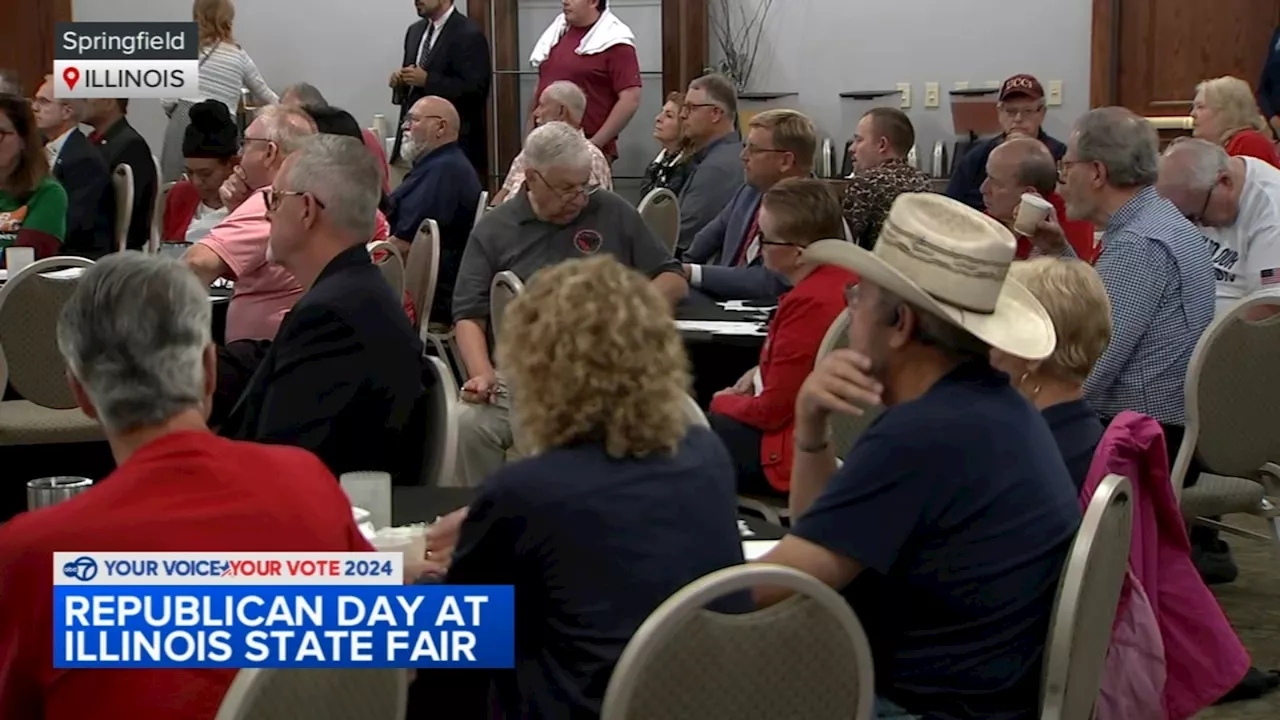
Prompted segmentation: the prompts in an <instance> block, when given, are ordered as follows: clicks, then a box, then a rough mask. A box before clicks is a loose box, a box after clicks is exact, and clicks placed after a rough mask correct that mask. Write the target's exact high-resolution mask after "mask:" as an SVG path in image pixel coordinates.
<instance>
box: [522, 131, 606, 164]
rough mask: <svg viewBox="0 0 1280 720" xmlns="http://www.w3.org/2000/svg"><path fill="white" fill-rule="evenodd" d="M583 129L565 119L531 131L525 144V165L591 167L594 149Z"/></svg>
mask: <svg viewBox="0 0 1280 720" xmlns="http://www.w3.org/2000/svg"><path fill="white" fill-rule="evenodd" d="M587 142H588V141H587V139H586V138H585V137H583V135H582V132H581V131H579V130H577V129H576V128H574V127H571V126H569V125H567V124H565V123H562V122H549V123H547V124H546V125H543V126H542V127H540V128H538V129H536V130H534V131H533V132H531V133H529V138H528V139H527V140H525V143H524V159H525V164H526V165H528V166H529V167H531V168H533V169H534V170H539V171H544V170H546V169H547V168H550V167H553V166H561V167H571V168H587V167H591V149H590V148H588V147H587Z"/></svg>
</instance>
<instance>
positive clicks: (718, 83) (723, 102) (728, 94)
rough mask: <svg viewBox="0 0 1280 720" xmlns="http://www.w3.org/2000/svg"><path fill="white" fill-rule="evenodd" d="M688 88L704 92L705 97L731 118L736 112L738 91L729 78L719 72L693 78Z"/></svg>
mask: <svg viewBox="0 0 1280 720" xmlns="http://www.w3.org/2000/svg"><path fill="white" fill-rule="evenodd" d="M689 89H690V90H702V91H704V92H706V93H707V99H708V100H710V101H711V102H712V103H714V104H715V105H716V106H717V107H719V108H720V109H721V110H723V111H724V112H725V114H726V115H728V116H729V118H730V119H731V120H732V119H733V117H735V116H736V115H737V114H738V91H737V90H735V89H734V87H733V83H732V82H731V81H730V80H729V78H727V77H725V76H723V75H721V74H719V73H711V74H710V75H703V76H702V77H700V78H694V80H693V81H692V82H690V83H689Z"/></svg>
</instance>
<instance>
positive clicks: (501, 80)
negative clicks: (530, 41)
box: [492, 0, 527, 176]
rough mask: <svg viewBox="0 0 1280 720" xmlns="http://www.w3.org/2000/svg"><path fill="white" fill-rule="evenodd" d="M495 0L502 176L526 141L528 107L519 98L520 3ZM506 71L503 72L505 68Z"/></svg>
mask: <svg viewBox="0 0 1280 720" xmlns="http://www.w3.org/2000/svg"><path fill="white" fill-rule="evenodd" d="M492 1H493V9H494V12H493V40H492V42H493V69H494V71H495V72H496V74H495V75H494V78H493V96H494V98H496V102H495V103H494V107H495V112H496V114H497V118H496V122H497V140H498V153H497V160H498V163H499V164H498V166H497V167H498V170H497V172H496V173H495V174H496V175H499V176H502V175H505V174H506V172H507V168H509V167H511V161H512V160H514V159H515V157H516V155H519V154H520V148H521V146H522V145H524V121H525V115H526V110H527V107H525V105H524V103H522V102H521V101H520V76H519V75H517V74H516V71H519V70H520V66H521V64H522V63H521V57H520V7H519V5H520V3H519V2H518V0H492ZM504 70H505V71H507V72H505V73H504V72H502V71H504Z"/></svg>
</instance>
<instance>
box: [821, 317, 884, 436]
mask: <svg viewBox="0 0 1280 720" xmlns="http://www.w3.org/2000/svg"><path fill="white" fill-rule="evenodd" d="M851 320H852V316H851V315H850V314H849V309H848V308H845V309H844V310H841V311H840V314H839V315H837V316H836V319H835V321H834V322H832V323H831V327H829V328H827V334H826V335H824V336H822V343H821V344H820V345H818V357H817V362H822V358H824V357H826V356H827V355H828V354H830V353H831V351H833V350H836V349H838V348H847V347H849V325H850V322H851ZM883 411H884V408H882V407H874V408H868V409H867V410H866V411H865V412H863V413H862V414H861V415H859V416H857V417H854V416H852V415H844V414H842V413H832V414H831V420H830V423H831V447H832V449H833V450H835V453H836V457H837V458H843V457H845V456H846V455H848V454H849V451H850V450H852V449H853V446H854V445H855V444H857V442H858V438H860V437H862V433H864V432H866V430H867V428H868V427H870V426H871V423H872V422H874V421H875V419H876V418H877V417H879V416H880V413H881V412H883Z"/></svg>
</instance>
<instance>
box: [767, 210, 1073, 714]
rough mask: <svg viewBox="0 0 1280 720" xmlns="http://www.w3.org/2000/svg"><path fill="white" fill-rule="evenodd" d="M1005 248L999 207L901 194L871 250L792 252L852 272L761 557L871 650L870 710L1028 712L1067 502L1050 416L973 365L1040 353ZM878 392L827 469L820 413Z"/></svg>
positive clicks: (1040, 314)
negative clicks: (784, 517)
mask: <svg viewBox="0 0 1280 720" xmlns="http://www.w3.org/2000/svg"><path fill="white" fill-rule="evenodd" d="M1015 248H1016V244H1015V241H1014V237H1013V235H1012V234H1011V233H1010V232H1009V230H1007V229H1006V228H1005V227H1004V226H1003V225H1001V224H1000V223H998V222H997V221H995V220H993V219H991V218H989V217H986V216H984V215H983V214H981V213H979V212H978V211H976V210H974V209H972V208H970V207H968V206H966V205H964V204H962V203H960V202H957V201H955V200H952V199H950V198H947V197H944V196H941V195H933V194H924V193H922V194H914V193H913V194H906V195H902V196H900V197H899V198H898V199H897V200H896V201H895V202H894V204H893V206H892V208H891V210H890V212H889V216H888V218H887V220H886V221H885V225H884V228H883V230H882V232H881V234H880V238H879V241H878V242H877V243H876V245H875V249H874V250H873V251H868V250H864V249H862V248H860V247H858V246H857V245H854V244H853V243H846V242H841V241H837V240H822V241H819V242H817V243H814V244H813V245H810V246H809V247H808V248H806V249H805V251H804V257H805V259H806V261H808V262H812V263H825V264H830V265H838V266H840V267H844V268H847V269H849V270H852V271H854V272H856V273H858V274H859V275H860V276H861V277H862V282H861V283H860V284H859V285H858V286H857V287H856V288H852V289H851V290H850V291H848V292H847V301H848V304H849V311H850V313H851V314H852V323H851V327H850V330H849V347H848V348H847V349H840V350H836V351H834V352H832V353H830V354H829V355H827V356H826V357H825V358H823V359H822V360H821V361H820V362H819V363H818V365H817V367H815V368H814V371H813V373H812V374H811V375H810V376H809V378H808V379H807V380H806V381H805V384H804V386H803V388H802V389H801V391H800V395H799V399H798V400H797V403H796V421H795V422H796V424H795V443H796V460H795V467H794V469H793V474H792V485H791V498H790V504H791V513H792V517H793V518H794V521H793V523H794V524H793V527H792V532H791V534H790V535H788V536H787V537H786V538H784V539H783V540H782V541H781V542H780V543H779V544H778V545H777V547H775V548H774V549H773V550H772V551H771V552H770V553H769V554H768V555H766V556H765V557H764V558H763V561H764V562H772V563H779V564H782V565H788V566H791V567H794V568H797V569H800V570H802V571H804V572H807V573H809V574H810V575H813V576H814V577H817V578H818V579H820V580H822V581H824V582H825V583H827V584H828V585H830V586H831V587H833V588H835V589H837V590H840V591H841V592H842V593H843V594H844V595H845V597H846V598H847V599H848V600H849V602H850V604H851V605H853V606H854V608H855V610H856V611H857V612H858V614H859V616H860V618H861V620H862V625H863V627H864V628H865V629H867V630H868V632H869V637H870V640H871V646H872V652H873V655H874V656H875V660H876V662H875V671H876V685H877V692H878V695H879V697H878V698H877V715H878V717H883V718H899V717H901V718H911V717H918V716H924V715H927V716H929V717H934V716H940V717H949V718H992V717H999V718H1031V717H1034V709H1035V707H1036V705H1037V698H1038V694H1039V683H1040V659H1041V657H1042V656H1043V653H1044V644H1045V637H1046V634H1047V632H1048V620H1049V615H1050V612H1051V608H1052V606H1053V600H1054V594H1055V592H1056V589H1057V586H1058V576H1059V573H1060V571H1061V569H1062V563H1063V561H1064V559H1065V557H1066V553H1067V549H1068V547H1069V545H1070V542H1071V540H1072V538H1073V536H1074V534H1075V531H1076V528H1077V526H1078V525H1079V521H1080V511H1079V507H1078V504H1077V501H1076V493H1075V488H1074V486H1073V485H1072V483H1071V478H1070V477H1069V475H1068V473H1067V470H1066V468H1065V466H1064V465H1063V461H1062V457H1061V454H1060V453H1059V452H1058V448H1057V445H1056V444H1055V442H1054V439H1053V436H1052V435H1051V434H1050V432H1049V428H1048V426H1047V425H1046V424H1045V422H1044V420H1043V419H1042V418H1041V416H1040V414H1039V413H1038V412H1036V410H1035V408H1033V407H1032V406H1031V405H1030V404H1029V403H1027V402H1026V401H1025V400H1024V399H1023V398H1022V397H1021V396H1020V395H1019V394H1018V393H1017V391H1015V390H1014V389H1013V388H1012V387H1011V386H1010V384H1009V378H1008V376H1006V375H1004V374H1002V373H1000V372H999V371H997V370H994V369H993V368H992V367H991V365H990V363H989V361H988V354H989V352H990V349H991V348H999V349H1000V350H1002V351H1004V352H1006V353H1008V354H1010V355H1016V356H1019V357H1024V358H1044V357H1047V356H1048V355H1049V354H1050V353H1052V352H1053V349H1054V344H1055V335H1054V328H1053V323H1052V321H1051V320H1050V319H1049V317H1048V315H1047V314H1046V313H1045V310H1044V308H1043V307H1041V305H1040V303H1039V302H1038V301H1037V300H1036V299H1035V298H1034V297H1032V295H1031V294H1030V293H1029V292H1028V291H1027V290H1026V289H1025V288H1023V287H1022V286H1021V285H1019V284H1018V283H1016V282H1015V281H1013V280H1008V279H1006V277H1005V275H1006V272H1007V271H1008V269H1009V265H1010V263H1011V262H1012V261H1013V257H1014V252H1015ZM879 404H883V405H885V406H886V407H887V409H886V410H885V411H884V414H883V415H882V416H881V417H880V418H879V419H878V420H877V421H876V422H875V423H874V424H873V425H872V426H871V427H870V428H868V429H867V431H866V432H865V433H864V434H863V435H862V437H861V438H860V439H859V441H858V443H857V444H856V445H855V446H854V448H853V449H852V450H851V451H850V452H849V454H848V455H847V456H846V457H845V458H844V465H843V467H841V468H839V469H837V467H836V458H835V454H834V452H833V451H832V449H831V447H830V445H829V444H828V441H827V419H828V416H829V415H830V414H831V413H833V412H841V413H850V414H855V415H856V414H860V413H861V412H862V408H867V407H872V406H875V405H879ZM784 594H785V591H781V590H778V589H776V588H760V589H757V594H756V598H757V601H758V602H759V603H760V604H762V605H767V604H771V603H773V602H777V601H778V600H780V599H781V598H782V596H783V595H784Z"/></svg>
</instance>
